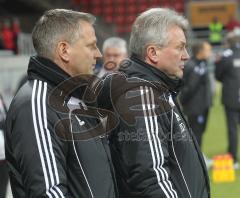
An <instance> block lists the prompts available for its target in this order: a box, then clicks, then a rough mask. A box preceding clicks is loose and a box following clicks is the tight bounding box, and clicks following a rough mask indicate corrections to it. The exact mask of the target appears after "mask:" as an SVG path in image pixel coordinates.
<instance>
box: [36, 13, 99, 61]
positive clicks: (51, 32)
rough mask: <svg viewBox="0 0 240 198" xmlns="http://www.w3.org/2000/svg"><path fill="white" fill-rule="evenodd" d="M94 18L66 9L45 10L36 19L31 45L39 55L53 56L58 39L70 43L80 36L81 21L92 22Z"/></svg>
mask: <svg viewBox="0 0 240 198" xmlns="http://www.w3.org/2000/svg"><path fill="white" fill-rule="evenodd" d="M95 20H96V18H95V17H94V16H93V15H91V14H88V13H83V12H77V11H73V10H67V9H52V10H48V11H46V12H45V13H44V14H43V16H41V17H40V19H39V20H38V21H37V23H36V25H35V26H34V28H33V32H32V41H33V46H34V48H35V50H36V52H37V54H38V55H39V56H42V57H46V58H50V59H51V58H53V55H54V50H55V48H56V45H57V43H58V42H59V41H61V40H64V41H67V42H69V43H70V44H72V43H73V42H75V41H76V40H77V39H79V38H80V36H81V23H80V22H83V21H85V22H88V23H90V24H92V25H93V24H94V22H95Z"/></svg>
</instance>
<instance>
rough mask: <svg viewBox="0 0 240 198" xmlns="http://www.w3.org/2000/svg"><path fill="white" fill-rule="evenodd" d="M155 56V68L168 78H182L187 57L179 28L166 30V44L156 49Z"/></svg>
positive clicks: (174, 27)
mask: <svg viewBox="0 0 240 198" xmlns="http://www.w3.org/2000/svg"><path fill="white" fill-rule="evenodd" d="M156 56H157V58H156V63H155V64H154V66H155V67H156V68H158V69H159V70H161V71H162V72H164V73H165V74H166V75H168V76H169V77H170V78H182V77H183V70H184V63H185V62H186V61H187V60H188V59H189V55H188V52H187V50H186V38H185V34H184V32H183V30H182V29H181V28H180V27H178V26H172V27H171V28H169V29H168V43H167V45H166V46H164V47H158V48H157V49H156Z"/></svg>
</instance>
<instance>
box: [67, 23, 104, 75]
mask: <svg viewBox="0 0 240 198" xmlns="http://www.w3.org/2000/svg"><path fill="white" fill-rule="evenodd" d="M100 57H102V55H101V52H100V51H99V49H98V47H97V39H96V36H95V31H94V28H93V26H92V25H91V24H89V23H87V22H81V35H80V38H79V39H78V40H77V41H76V42H74V43H73V44H71V45H70V46H69V64H68V73H69V74H70V75H71V76H75V75H78V74H93V71H94V68H95V65H96V60H97V58H100Z"/></svg>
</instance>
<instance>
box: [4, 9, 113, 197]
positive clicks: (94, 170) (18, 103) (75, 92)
mask: <svg viewBox="0 0 240 198" xmlns="http://www.w3.org/2000/svg"><path fill="white" fill-rule="evenodd" d="M94 21H95V17H94V16H92V15H91V14H87V13H81V12H76V11H71V10H64V9H55V10H49V11H47V12H45V13H44V15H43V16H42V17H41V18H40V19H39V20H38V22H37V23H36V25H35V27H34V30H33V33H32V39H33V44H34V47H35V50H36V52H37V56H33V57H31V59H30V62H29V66H28V81H27V82H26V83H25V84H24V85H23V86H22V87H21V88H20V90H19V91H18V92H17V94H16V96H15V98H14V99H13V101H12V103H11V106H10V109H9V112H8V114H7V122H6V127H7V131H6V158H7V161H8V165H9V169H10V180H11V186H12V191H13V196H14V197H16V198H37V197H51V198H63V197H66V198H70V197H71V198H80V197H82V198H115V197H117V193H116V192H117V190H116V187H115V180H114V174H113V166H112V163H111V156H110V150H109V147H108V143H107V141H106V137H105V136H103V135H104V131H101V130H102V127H101V126H102V125H101V122H100V119H99V117H98V114H97V111H95V110H94V107H93V106H92V105H93V104H92V102H91V101H90V100H88V99H87V100H85V97H84V95H86V92H87V90H86V87H87V86H88V80H87V79H88V76H87V75H90V74H92V73H93V68H94V66H95V64H96V59H97V58H99V57H101V53H100V51H99V49H98V47H97V45H96V42H97V39H96V36H95V31H94V28H93V23H94ZM79 74H81V75H84V76H83V77H81V76H80V77H81V78H80V77H79V76H77V75H79ZM90 95H91V94H90ZM83 140H84V141H83Z"/></svg>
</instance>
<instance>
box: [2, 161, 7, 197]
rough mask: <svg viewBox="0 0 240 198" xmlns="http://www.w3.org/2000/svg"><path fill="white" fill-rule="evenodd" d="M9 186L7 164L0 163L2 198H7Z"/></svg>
mask: <svg viewBox="0 0 240 198" xmlns="http://www.w3.org/2000/svg"><path fill="white" fill-rule="evenodd" d="M7 184H8V169H7V163H6V162H2V161H0V198H5V197H6V192H7Z"/></svg>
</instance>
